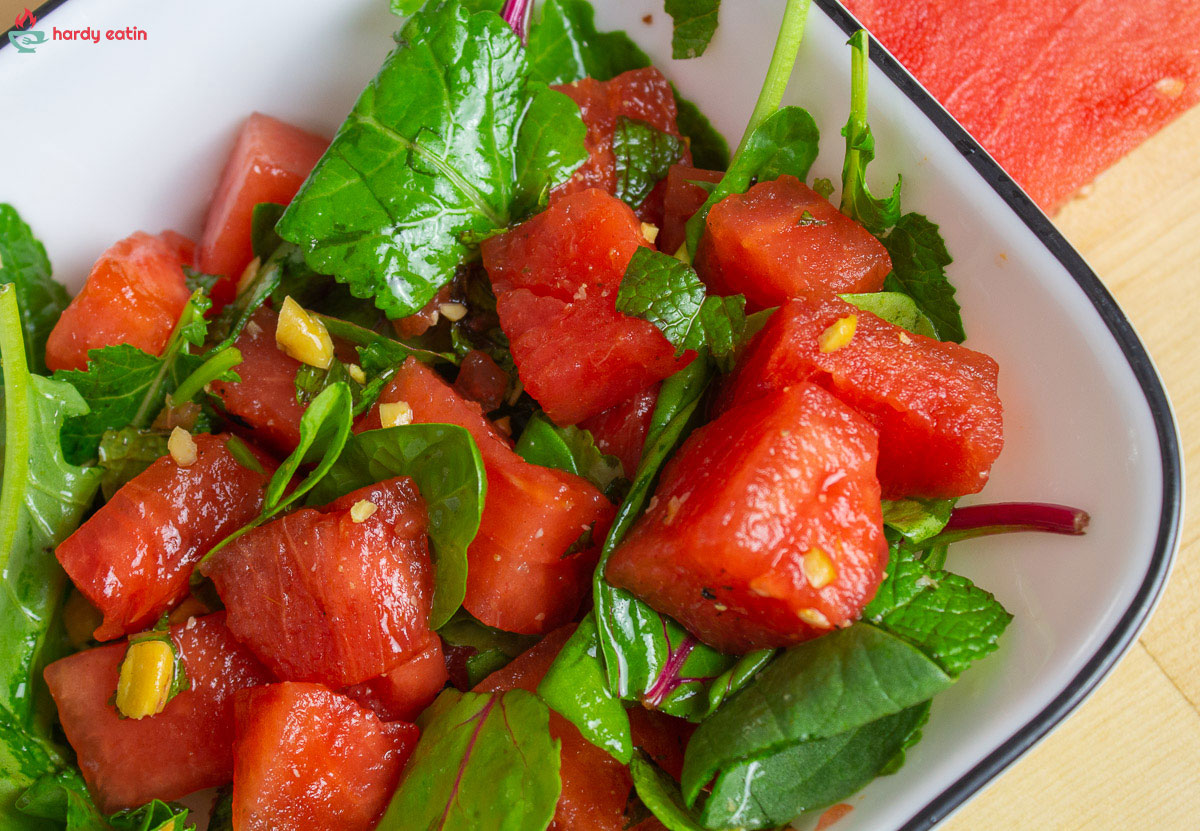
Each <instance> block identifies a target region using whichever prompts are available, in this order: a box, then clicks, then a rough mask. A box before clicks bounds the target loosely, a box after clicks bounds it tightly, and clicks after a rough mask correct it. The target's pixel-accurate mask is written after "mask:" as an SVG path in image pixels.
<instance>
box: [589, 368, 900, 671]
mask: <svg viewBox="0 0 1200 831" xmlns="http://www.w3.org/2000/svg"><path fill="white" fill-rule="evenodd" d="M877 457H878V438H877V434H876V432H875V428H874V427H872V426H871V425H870V424H869V423H867V421H866V420H865V419H864V418H863V417H862V416H861V415H859V414H858V413H856V412H855V411H854V410H852V409H851V408H850V407H848V406H847V405H845V404H843V403H842V402H840V401H838V400H837V399H836V398H834V397H833V396H832V395H830V394H829V393H828V392H826V391H825V390H823V389H821V388H820V387H818V386H815V385H813V384H797V385H795V386H791V387H788V388H786V389H783V390H779V391H773V392H771V393H769V394H767V395H765V396H763V397H760V398H755V399H753V400H751V401H748V402H746V403H744V404H741V405H739V406H737V407H734V408H732V409H730V410H728V411H726V412H725V413H724V414H722V415H721V416H720V417H719V418H717V419H716V420H714V421H712V422H710V423H709V424H706V425H705V426H703V427H701V428H700V429H699V430H697V431H696V432H695V433H693V434H692V435H691V436H690V437H689V438H688V439H687V441H685V442H684V444H683V446H682V447H681V448H680V449H679V452H678V453H677V454H676V455H675V457H674V458H673V459H672V460H671V462H670V463H669V464H668V465H667V467H666V468H665V469H664V470H663V473H662V477H661V478H660V480H659V484H658V489H657V490H656V491H655V496H654V500H653V501H652V503H651V506H650V507H649V508H648V509H647V511H646V513H645V515H643V516H642V518H641V519H640V520H638V522H637V523H636V524H635V525H634V526H633V528H631V529H630V531H629V534H628V535H627V536H626V538H625V540H624V542H623V543H622V544H621V545H620V546H619V547H618V548H617V550H616V551H615V552H613V556H612V559H611V560H609V563H608V568H607V571H606V574H607V576H608V579H609V581H610V582H612V583H613V585H615V586H619V587H621V588H625V589H629V590H630V591H631V592H633V593H634V594H635V595H637V596H638V597H640V598H641V599H642V600H644V601H646V602H647V603H649V604H650V605H651V606H653V607H654V608H655V609H657V610H658V611H660V612H663V613H665V614H668V615H670V616H671V617H673V618H675V619H676V620H678V621H679V622H680V623H682V624H683V625H684V626H686V627H687V628H688V630H690V631H691V632H692V633H693V634H694V635H696V637H698V638H700V640H702V641H704V642H705V643H708V644H710V645H712V646H714V647H716V648H717V649H719V650H721V651H723V652H728V653H731V654H734V655H740V654H743V653H745V652H749V651H751V650H753V649H760V648H763V647H774V646H787V645H790V644H794V643H798V642H800V641H803V640H806V639H809V638H813V637H816V636H818V635H821V634H824V633H826V632H828V631H830V630H831V629H833V628H834V627H837V626H846V625H849V624H850V623H851V622H853V621H854V620H856V619H857V618H858V616H859V614H860V613H861V612H862V609H863V606H864V605H866V603H867V602H868V601H869V600H870V599H871V597H872V596H874V594H875V589H876V588H877V587H878V585H879V582H880V580H881V579H882V577H883V570H884V568H885V567H886V565H887V557H888V554H887V541H886V540H885V539H884V536H883V515H882V511H881V508H880V502H879V500H880V493H879V482H878V480H876V478H875V463H876V459H877Z"/></svg>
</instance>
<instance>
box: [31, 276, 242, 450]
mask: <svg viewBox="0 0 1200 831" xmlns="http://www.w3.org/2000/svg"><path fill="white" fill-rule="evenodd" d="M211 305H212V302H211V301H210V300H209V299H208V298H207V297H205V296H204V295H203V294H202V293H200V292H196V293H194V294H193V295H192V297H191V299H190V300H189V301H188V302H187V305H185V306H184V307H183V313H182V314H181V315H180V316H179V322H178V323H177V324H176V325H175V331H174V332H173V333H172V334H171V338H170V340H168V341H167V345H166V346H165V347H164V348H163V352H162V355H160V356H158V357H155V356H154V355H151V354H150V353H148V352H143V351H142V350H140V349H138V348H137V347H135V346H130V345H129V344H125V343H123V344H118V345H116V346H105V347H103V348H102V349H91V350H89V351H88V358H89V360H88V368H87V369H86V370H80V369H69V370H61V369H60V370H58V371H57V372H55V373H54V379H55V380H56V381H65V382H67V383H69V384H71V385H72V386H73V387H75V389H77V390H78V391H79V393H80V394H81V395H82V396H83V400H84V401H85V402H87V405H88V408H89V410H88V412H87V413H86V414H84V415H79V416H75V417H74V418H71V419H70V420H68V421H67V423H66V426H65V427H64V428H63V451H64V452H65V454H66V457H67V460H68V461H69V462H72V463H73V464H80V463H82V462H85V461H87V460H89V459H94V458H95V457H96V454H97V452H98V451H99V448H100V440H101V438H102V437H103V435H104V431H106V430H119V429H121V428H123V427H135V428H139V429H141V428H146V427H149V426H150V424H151V422H153V421H154V418H155V416H157V415H158V413H159V411H161V410H162V408H163V406H164V405H165V404H166V402H167V396H168V395H170V394H171V393H172V392H174V391H175V389H176V388H177V387H179V385H180V384H181V383H182V382H183V381H184V380H185V379H187V377H188V376H190V375H191V374H192V372H194V371H195V370H197V369H198V368H199V367H200V366H201V364H202V363H203V361H202V360H201V358H200V357H199V356H197V355H195V354H193V349H194V348H196V347H199V346H200V345H202V344H203V343H204V337H205V333H206V331H207V327H208V324H207V322H206V321H205V319H204V313H205V312H206V311H208V309H209V307H210V306H211ZM239 357H240V356H239ZM174 403H176V404H179V403H182V401H176V402H174Z"/></svg>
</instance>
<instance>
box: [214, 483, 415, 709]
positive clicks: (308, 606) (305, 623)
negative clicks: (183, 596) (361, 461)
mask: <svg viewBox="0 0 1200 831" xmlns="http://www.w3.org/2000/svg"><path fill="white" fill-rule="evenodd" d="M359 502H369V503H371V505H374V510H373V511H371V510H370V506H369V505H364V506H360V508H359V510H358V511H354V506H355V505H357V504H358V503H359ZM364 508H365V509H366V511H367V513H366V515H365V516H364V514H363V510H364ZM427 522H428V518H427V515H426V513H425V503H424V501H423V500H422V499H421V495H420V493H418V492H417V487H416V485H415V484H414V483H413V481H412V480H411V479H409V478H408V477H405V476H401V477H397V478H395V479H388V480H385V481H383V482H380V483H378V484H375V485H370V486H368V487H365V488H361V489H359V490H357V491H353V492H352V493H349V494H347V495H345V496H343V497H341V498H340V499H338V500H336V501H334V502H332V503H330V504H329V505H327V506H325V507H324V508H321V509H313V508H302V509H301V510H298V511H295V512H294V513H291V514H288V515H287V516H285V517H283V518H282V519H277V520H275V521H273V522H269V523H267V524H266V525H262V526H260V527H258V528H255V529H254V530H252V531H250V532H249V533H247V534H245V535H243V536H241V537H239V538H237V539H236V540H234V541H233V542H232V543H230V544H229V545H227V546H226V547H225V548H222V549H221V550H220V551H218V552H217V553H216V554H214V555H213V557H212V558H211V559H210V560H208V561H207V562H205V563H204V564H203V565H202V566H201V569H202V570H203V571H204V573H205V575H206V576H208V577H210V578H212V581H213V583H214V584H216V587H217V592H218V593H219V594H220V595H221V599H222V600H223V601H224V602H225V607H226V609H227V610H228V614H229V628H230V629H232V630H233V633H234V634H235V635H236V636H237V637H238V639H239V640H241V641H242V642H243V643H245V644H246V645H247V646H249V647H250V649H251V650H252V651H253V652H254V653H255V654H256V655H258V657H259V659H260V660H262V662H263V663H264V664H266V665H267V666H268V667H270V668H271V670H272V671H273V672H274V673H275V675H276V676H277V677H279V678H280V679H282V680H286V681H317V682H320V683H323V684H326V685H327V686H330V687H333V688H335V689H341V688H343V687H347V686H350V685H351V684H358V683H361V682H363V681H366V680H368V679H371V678H375V677H376V676H379V675H383V674H384V673H386V672H390V671H391V670H393V669H395V668H396V667H397V666H399V665H400V664H402V663H403V662H404V661H406V660H407V659H409V658H411V657H413V656H414V655H416V654H417V653H418V652H420V651H421V650H422V649H424V648H425V647H426V645H427V644H428V639H429V636H430V632H429V609H430V605H431V602H432V598H433V566H432V564H431V563H430V559H429V542H428V538H427V537H426V533H425V529H426V525H427Z"/></svg>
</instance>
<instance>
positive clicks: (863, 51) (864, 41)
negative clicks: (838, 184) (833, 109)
mask: <svg viewBox="0 0 1200 831" xmlns="http://www.w3.org/2000/svg"><path fill="white" fill-rule="evenodd" d="M869 44H870V37H869V36H868V35H867V33H866V31H864V30H862V29H859V30H858V31H857V32H855V33H854V34H853V35H851V37H850V55H851V58H850V61H851V63H850V118H849V120H847V121H846V126H845V127H843V128H842V135H843V136H845V137H846V158H845V160H844V161H843V162H842V202H841V205H840V206H839V208H840V210H841V212H842V213H844V214H845V215H846V216H848V217H850V218H851V219H853V220H856V221H857V222H858V223H859V224H860V225H862V226H863V227H864V228H866V229H867V230H868V231H870V232H871V233H872V234H874V235H875V236H876V237H881V236H883V234H884V232H885V231H887V229H888V228H891V227H892V226H893V225H895V224H896V222H897V221H898V220H899V219H900V185H901V183H902V179H900V178H897V179H896V186H895V187H894V188H892V192H891V195H889V196H887V197H885V198H883V199H878V198H876V197H875V196H872V195H871V190H870V188H868V187H867V165H868V164H870V163H871V160H872V159H874V158H875V137H874V136H873V135H871V125H870V124H868V123H867V70H868V69H869V68H870V63H869V62H868V60H867V49H868V47H869Z"/></svg>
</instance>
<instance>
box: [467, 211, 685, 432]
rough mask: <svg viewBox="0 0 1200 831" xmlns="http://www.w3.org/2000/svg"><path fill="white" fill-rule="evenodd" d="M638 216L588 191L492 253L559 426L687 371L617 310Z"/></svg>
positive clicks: (509, 312)
mask: <svg viewBox="0 0 1200 831" xmlns="http://www.w3.org/2000/svg"><path fill="white" fill-rule="evenodd" d="M649 245H650V243H649V242H647V241H646V238H645V237H644V236H643V235H642V231H641V226H640V223H639V222H638V219H637V217H635V216H634V215H633V212H632V211H631V210H629V208H628V207H627V206H626V205H624V204H623V203H622V202H621V201H620V200H618V199H616V198H615V197H612V196H609V195H607V194H605V193H603V192H601V191H599V190H595V189H592V190H585V191H581V192H579V193H574V194H572V195H570V196H565V197H563V198H562V199H559V200H557V201H556V202H555V203H554V204H552V205H551V206H550V208H549V209H548V210H547V211H545V212H544V213H541V214H539V215H537V216H535V217H534V218H533V219H531V220H529V221H528V222H526V223H525V224H523V225H521V226H520V227H518V228H515V229H513V230H512V231H509V232H508V233H507V234H502V235H500V236H498V237H492V238H491V239H489V240H487V241H486V242H484V244H483V264H484V266H485V267H486V268H487V272H488V277H489V278H490V279H491V281H492V286H493V288H494V289H495V291H496V311H497V312H498V314H499V315H500V325H501V327H502V328H503V329H504V333H505V334H506V335H508V338H509V341H510V347H511V349H512V354H513V360H514V361H515V362H516V364H517V371H518V373H519V375H520V377H521V381H522V383H524V385H525V389H526V390H528V391H529V394H530V395H532V396H533V397H534V398H535V399H537V401H538V403H539V404H541V405H542V409H544V410H545V411H546V414H547V415H548V416H549V417H550V418H551V419H553V420H554V421H555V422H557V423H559V424H575V423H578V422H579V421H582V420H583V419H585V418H587V417H588V416H592V415H596V414H597V413H600V412H603V411H604V410H607V409H608V408H609V407H613V406H616V405H617V404H620V403H621V402H622V401H625V400H626V399H628V398H630V397H631V396H633V395H634V394H635V393H637V392H639V391H640V390H643V389H645V388H646V387H648V386H650V385H651V384H653V383H655V382H656V381H661V380H662V379H663V378H665V377H667V376H668V375H670V374H672V373H674V372H675V371H676V370H678V369H680V368H682V367H683V366H685V365H686V364H687V363H688V361H690V360H691V358H692V353H688V354H687V355H685V356H684V357H683V358H676V357H675V349H674V347H672V346H671V344H670V343H669V342H668V341H667V339H666V338H664V337H663V336H662V334H661V333H660V332H659V331H658V330H657V329H655V328H654V326H653V325H651V324H650V323H647V322H646V321H644V320H638V319H636V318H631V317H627V316H625V315H623V314H621V313H620V312H618V311H617V310H616V295H617V289H618V287H619V286H620V284H621V278H622V277H623V276H624V274H625V267H626V266H627V265H629V260H630V259H631V258H632V257H633V253H634V251H636V250H637V249H638V247H639V246H646V247H649Z"/></svg>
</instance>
